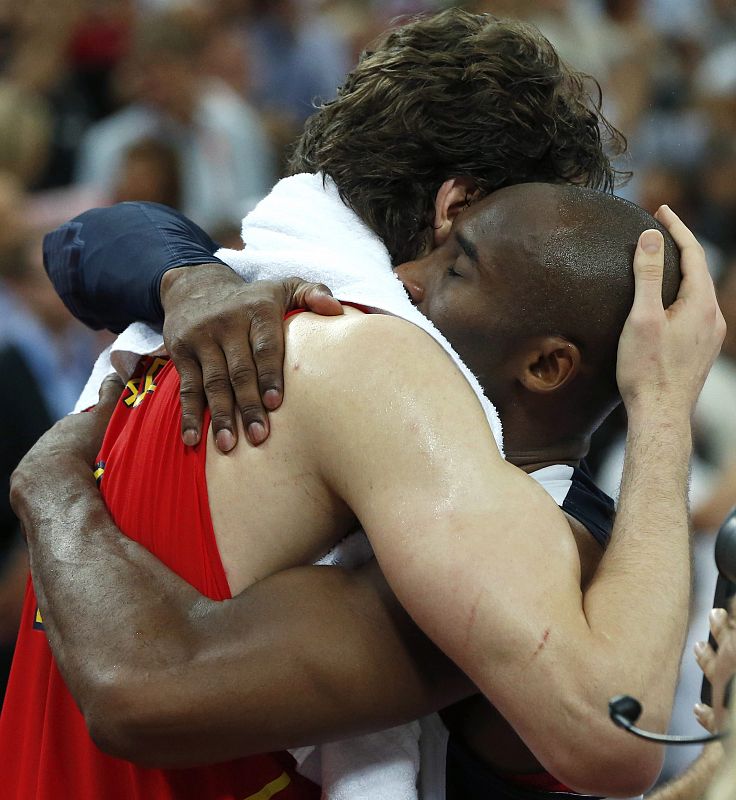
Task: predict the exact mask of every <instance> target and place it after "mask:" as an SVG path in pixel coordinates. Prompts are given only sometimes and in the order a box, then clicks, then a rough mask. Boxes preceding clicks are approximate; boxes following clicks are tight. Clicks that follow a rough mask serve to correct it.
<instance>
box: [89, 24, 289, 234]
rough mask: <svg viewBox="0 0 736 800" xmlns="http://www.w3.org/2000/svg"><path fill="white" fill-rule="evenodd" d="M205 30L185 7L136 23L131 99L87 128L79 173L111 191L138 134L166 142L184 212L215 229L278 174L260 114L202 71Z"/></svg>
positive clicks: (237, 213)
mask: <svg viewBox="0 0 736 800" xmlns="http://www.w3.org/2000/svg"><path fill="white" fill-rule="evenodd" d="M205 31H206V28H205V29H203V28H202V26H200V25H198V24H197V20H196V18H192V17H190V16H188V15H187V14H185V13H182V12H169V13H165V14H160V15H157V16H154V17H152V18H150V19H146V20H145V22H144V23H142V24H140V25H139V26H138V29H137V31H136V36H135V41H134V47H133V53H132V59H131V63H130V67H131V75H132V76H133V78H134V83H133V87H134V88H133V98H134V100H133V102H132V104H131V105H130V106H128V107H127V108H124V109H123V110H122V111H119V112H117V113H116V114H113V115H112V116H111V117H108V118H107V119H104V120H103V121H102V122H99V123H97V124H96V125H94V126H93V127H92V128H91V129H90V130H89V132H88V133H87V135H86V136H85V138H84V140H83V142H82V146H81V149H80V160H79V164H78V170H77V177H78V180H79V182H80V183H82V184H89V185H93V186H96V187H97V188H98V189H99V190H100V191H101V192H103V193H104V194H106V195H108V196H109V195H110V194H111V193H112V186H113V183H114V181H115V178H116V176H117V175H118V174H119V172H120V166H121V161H122V158H123V154H124V153H125V151H126V150H127V149H128V148H129V147H130V146H131V145H133V144H135V143H136V142H139V141H140V140H141V139H156V140H159V141H162V142H164V143H165V144H167V145H169V146H171V147H173V148H174V150H175V151H176V153H177V155H178V159H179V164H180V167H181V197H182V203H181V206H182V210H183V211H184V212H185V213H186V214H187V215H188V216H190V217H192V218H193V219H194V220H196V221H197V222H198V223H199V224H200V225H202V226H203V227H210V228H212V227H214V226H216V225H219V224H222V223H224V222H232V221H234V220H240V218H241V217H242V216H243V212H244V210H245V209H246V208H247V206H248V205H250V204H252V202H253V200H258V199H260V197H262V196H263V195H264V194H265V193H266V192H267V191H268V189H269V188H270V186H271V184H272V182H273V181H274V179H275V177H276V176H275V173H274V169H273V162H272V154H271V151H270V147H269V145H268V142H267V141H266V139H265V137H264V133H263V129H262V127H261V124H260V121H259V119H258V116H257V115H256V113H255V112H254V111H253V110H252V109H251V108H250V107H249V106H248V105H247V104H246V103H245V101H244V100H242V99H241V98H240V97H238V96H237V94H236V93H235V92H234V91H233V90H232V89H230V88H229V87H228V86H226V85H225V84H224V83H222V82H219V81H218V82H216V81H213V80H207V79H205V78H204V77H203V75H202V73H201V70H200V56H201V54H202V52H203V49H204V47H205V45H206V43H207V42H206V36H205Z"/></svg>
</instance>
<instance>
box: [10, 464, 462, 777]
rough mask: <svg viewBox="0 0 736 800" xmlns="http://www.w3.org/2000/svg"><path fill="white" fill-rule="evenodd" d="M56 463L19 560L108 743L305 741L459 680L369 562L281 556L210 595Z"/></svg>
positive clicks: (336, 733)
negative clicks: (57, 473) (222, 594)
mask: <svg viewBox="0 0 736 800" xmlns="http://www.w3.org/2000/svg"><path fill="white" fill-rule="evenodd" d="M65 472H66V474H65V477H64V481H65V489H66V491H65V492H64V502H63V504H62V503H61V502H60V501H59V499H58V495H59V494H60V493H59V492H58V480H59V479H60V477H59V478H58V479H57V480H53V479H52V480H51V481H50V488H49V491H48V492H45V491H44V490H43V488H41V489H38V488H36V489H35V490H34V492H35V494H34V497H33V508H32V509H31V508H28V509H24V513H23V522H24V527H25V528H26V530H27V532H28V536H29V547H30V551H31V568H32V574H33V578H34V585H35V587H36V592H37V596H38V601H39V605H40V607H41V610H42V613H43V617H44V624H45V627H46V631H47V634H48V637H49V641H50V643H51V646H52V649H53V651H54V655H55V657H56V659H57V663H58V665H59V667H60V669H61V671H62V674H63V675H64V677H65V680H66V681H67V683H68V685H69V688H70V690H71V692H72V694H73V695H74V697H75V699H76V700H77V702H78V703H79V704H80V707H81V708H82V711H83V713H84V714H85V716H86V718H87V721H88V724H89V725H90V727H91V731H92V734H93V736H95V738H96V740H97V741H98V743H99V744H100V745H101V746H102V747H103V749H106V750H108V751H110V752H112V753H113V754H114V755H118V756H122V757H127V758H130V759H134V760H138V761H143V762H145V763H157V764H168V765H176V766H184V765H189V764H192V763H195V762H209V761H215V760H221V759H225V758H229V757H233V756H240V755H244V754H247V753H251V752H261V751H264V750H276V749H283V748H285V747H290V746H297V745H304V744H314V743H316V742H319V741H322V740H329V739H335V738H341V737H343V736H350V735H355V734H357V733H360V732H364V731H366V730H377V729H380V728H383V727H389V726H392V725H396V724H399V723H401V722H404V721H407V720H410V719H414V718H416V717H417V716H420V715H422V714H424V713H428V712H429V711H431V710H435V709H437V708H439V707H441V706H443V705H446V704H448V703H450V702H452V701H454V700H456V699H458V698H459V697H460V696H463V695H465V694H468V693H470V692H471V689H472V687H471V686H470V685H469V683H468V682H467V681H466V679H464V678H463V677H462V676H461V675H460V674H459V673H458V672H457V670H456V669H455V668H454V667H453V666H452V665H451V664H450V662H449V661H448V660H447V659H445V658H444V657H443V656H442V655H441V654H439V653H438V651H436V649H435V648H434V647H433V646H432V645H430V643H429V642H428V641H427V640H426V638H425V637H424V636H423V635H422V634H420V633H419V632H418V631H417V630H416V628H414V626H412V625H411V623H410V622H409V620H408V617H407V616H406V615H405V614H404V612H403V610H401V609H400V607H399V606H398V604H397V603H396V602H395V601H394V600H393V597H392V596H391V595H390V593H389V592H388V591H387V590H386V588H385V584H384V583H383V581H382V579H381V580H377V577H378V578H380V574H377V570H375V569H374V568H372V567H369V568H368V569H367V571H366V570H363V571H359V572H356V573H351V572H347V571H343V570H338V569H327V568H317V567H307V568H303V569H297V570H290V571H288V572H286V573H283V574H282V575H276V576H273V577H272V578H268V579H266V580H264V581H261V582H260V583H258V584H256V585H255V586H253V587H251V588H250V589H249V590H248V591H246V592H245V593H244V594H243V595H241V596H239V597H238V598H236V599H235V600H233V601H228V602H225V603H216V602H213V601H209V600H207V599H205V598H203V597H202V596H201V595H199V594H198V593H197V592H196V591H195V590H194V589H193V588H192V587H190V586H189V585H188V584H186V583H184V582H183V581H182V580H181V579H180V578H178V577H177V576H176V575H174V574H173V573H171V572H170V571H169V570H167V569H166V568H165V567H164V566H163V565H162V564H161V563H160V562H159V561H157V560H156V559H155V558H154V557H153V556H152V555H151V554H150V553H148V552H147V551H146V550H144V549H143V548H141V547H140V546H138V545H136V544H135V543H134V542H132V541H130V540H129V539H127V538H126V537H125V536H123V535H122V534H121V533H120V532H119V531H118V529H117V528H116V527H115V526H114V524H113V523H112V521H111V519H110V517H109V515H108V514H107V512H106V509H105V508H104V504H103V503H102V500H101V498H100V497H99V494H98V493H97V491H96V489H95V488H94V486H93V482H92V480H91V478H89V477H88V471H86V474H85V470H84V465H82V464H75V463H74V462H72V463H71V464H67V467H66V470H65ZM53 484H56V491H55V492H54V491H53V490H52V487H51V485H53ZM60 505H63V510H62V509H61V508H60V507H59V506H60ZM101 615H104V617H105V618H106V619H107V620H108V621H109V623H110V624H109V625H106V626H105V627H104V630H102V629H101V626H99V624H98V623H99V618H100V616H101ZM111 631H112V632H114V634H111Z"/></svg>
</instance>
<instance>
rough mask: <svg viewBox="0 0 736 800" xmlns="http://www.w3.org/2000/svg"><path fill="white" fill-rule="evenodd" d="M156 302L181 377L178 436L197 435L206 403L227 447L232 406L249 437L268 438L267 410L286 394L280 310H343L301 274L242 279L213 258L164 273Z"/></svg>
mask: <svg viewBox="0 0 736 800" xmlns="http://www.w3.org/2000/svg"><path fill="white" fill-rule="evenodd" d="M161 303H162V305H163V308H164V315H165V322H164V342H165V344H166V348H167V350H168V351H169V354H170V355H171V358H172V359H173V361H174V364H175V365H176V368H177V370H178V371H179V376H180V378H181V433H182V439H183V441H184V443H185V444H187V445H195V444H197V443H198V442H199V441H200V439H201V436H202V417H203V414H204V409H205V406H209V408H210V411H211V413H212V430H213V433H214V436H215V441H216V442H217V446H218V448H219V449H220V450H221V451H222V452H224V453H226V452H228V451H229V450H232V448H233V447H235V445H236V443H237V437H238V427H237V424H236V421H235V414H236V405H237V408H238V410H239V412H240V414H241V416H242V419H243V428H244V430H245V431H246V434H247V436H248V439H249V440H250V442H251V443H252V444H254V445H259V444H261V443H262V442H264V441H265V440H266V438H267V437H268V434H269V431H270V428H269V422H268V412H269V411H274V410H275V409H277V408H278V407H279V406H280V405H281V402H282V400H283V392H284V376H283V364H284V324H283V322H284V315H285V314H286V313H287V312H288V311H291V310H292V309H295V308H308V309H309V310H310V311H313V312H315V313H317V314H323V315H325V316H333V315H337V314H342V306H341V305H340V303H339V302H338V301H337V300H335V298H334V297H332V295H331V293H330V290H329V289H328V288H327V287H326V286H323V285H322V284H316V283H309V282H307V281H302V280H300V279H299V278H288V279H286V280H285V281H283V282H281V283H276V282H273V281H257V282H255V283H251V284H247V283H244V282H243V280H242V279H241V278H240V277H238V275H236V274H235V273H234V272H233V271H232V270H231V269H230V268H229V267H225V266H223V265H222V264H216V263H212V264H201V265H199V266H192V267H180V268H178V269H171V270H169V271H168V272H166V273H165V274H164V277H163V279H162V281H161Z"/></svg>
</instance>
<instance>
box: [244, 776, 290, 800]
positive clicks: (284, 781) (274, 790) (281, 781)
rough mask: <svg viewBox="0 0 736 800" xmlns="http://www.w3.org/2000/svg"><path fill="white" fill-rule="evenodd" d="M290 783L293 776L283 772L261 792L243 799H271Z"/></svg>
mask: <svg viewBox="0 0 736 800" xmlns="http://www.w3.org/2000/svg"><path fill="white" fill-rule="evenodd" d="M290 783H291V778H290V777H289V776H288V775H287V774H286V773H285V772H282V773H281V775H279V777H278V778H276V779H275V780H273V781H271V783H267V784H266V785H265V786H264V787H263V789H261V790H260V791H259V792H256V793H255V794H249V795H248V796H247V797H244V798H243V800H271V798H272V797H274V796H275V795H277V794H278V793H279V792H281V791H283V790H284V789H286V787H287V786H288V785H289V784H290Z"/></svg>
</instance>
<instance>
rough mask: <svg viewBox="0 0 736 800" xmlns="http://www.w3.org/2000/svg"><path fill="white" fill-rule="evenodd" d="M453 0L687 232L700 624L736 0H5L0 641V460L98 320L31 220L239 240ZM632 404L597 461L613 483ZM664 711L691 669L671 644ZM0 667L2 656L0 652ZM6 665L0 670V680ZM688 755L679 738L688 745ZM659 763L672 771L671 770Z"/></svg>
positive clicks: (730, 224) (727, 456)
mask: <svg viewBox="0 0 736 800" xmlns="http://www.w3.org/2000/svg"><path fill="white" fill-rule="evenodd" d="M447 5H462V6H464V7H466V8H469V9H470V10H474V11H490V12H492V13H495V14H497V15H498V16H504V17H518V18H522V19H525V20H529V21H532V22H534V23H535V24H537V25H538V27H539V28H540V29H541V30H542V32H543V33H545V34H546V35H547V37H548V38H549V39H550V40H551V41H552V43H553V44H554V45H555V46H556V47H557V48H558V50H559V52H560V54H561V55H562V57H563V58H564V59H565V60H567V61H568V62H569V63H571V64H572V65H573V66H575V67H577V68H578V69H582V70H584V71H586V72H588V73H590V74H591V75H593V76H594V77H595V78H596V79H597V80H598V81H599V82H600V84H601V87H602V89H603V96H604V108H605V110H606V113H607V115H608V117H609V118H610V120H611V121H612V122H613V123H614V124H615V125H616V126H617V127H618V128H620V129H621V130H622V131H623V132H624V133H625V134H626V136H627V137H628V140H629V155H628V156H627V160H626V161H625V162H624V164H623V166H624V167H625V168H626V169H629V170H631V171H632V172H633V177H632V179H631V180H630V181H629V183H628V184H627V185H625V186H622V187H620V189H619V190H618V191H619V193H620V194H622V195H623V196H625V197H627V198H629V199H631V200H634V201H635V202H637V203H639V204H640V205H642V206H644V207H645V208H647V209H649V210H650V211H652V212H653V211H655V210H656V208H657V207H658V206H659V205H660V204H661V203H665V202H666V203H668V204H669V205H671V206H672V207H673V208H674V209H675V210H677V211H678V212H679V213H680V215H681V216H682V217H683V218H684V219H685V221H686V223H687V224H688V225H689V226H691V227H692V228H693V229H694V230H695V232H696V233H697V235H698V236H699V237H700V239H701V241H702V242H703V244H704V245H705V246H706V249H707V251H708V253H709V261H710V265H711V268H712V271H713V274H714V276H715V277H716V278H717V281H718V286H719V292H720V299H721V303H722V307H723V311H724V314H725V315H726V317H727V321H728V322H729V325H730V332H729V335H728V339H727V341H726V343H725V345H724V348H723V355H722V357H721V359H720V360H719V362H718V363H717V364H716V367H715V369H714V372H713V375H712V376H711V379H710V380H709V382H708V384H707V386H706V390H705V392H704V396H703V399H702V402H701V404H700V406H699V408H698V413H697V415H696V424H697V434H698V435H697V458H696V465H695V468H694V473H693V508H694V515H695V524H696V528H697V529H698V531H699V532H700V534H699V536H698V544H697V548H696V550H697V564H698V592H697V595H696V606H697V608H696V610H695V613H694V617H693V618H694V619H695V620H696V622H697V623H698V624H697V625H696V626H695V630H694V633H693V636H694V638H696V639H702V638H705V635H704V630H705V625H706V623H705V613H704V609H707V607H708V606H709V605H710V601H711V598H712V586H713V582H714V569H713V567H712V560H711V556H710V550H711V549H712V542H713V532H714V530H715V529H717V527H718V525H719V523H720V521H721V520H722V518H723V517H724V516H725V514H726V512H727V511H728V509H729V508H730V507H731V506H732V505H733V504H734V503H736V413H735V412H736V3H734V2H733V0H497V2H483V0H478V1H477V2H468V3H443V2H441V0H434V1H432V0H424V2H421V1H420V0H65V2H63V3H47V2H41V0H25V2H23V3H17V2H13V0H0V371H1V372H0V374H2V375H3V376H4V378H5V380H6V389H5V390H4V391H3V392H2V393H0V397H2V404H0V412H4V413H0V426H2V431H1V433H0V441H1V442H2V444H1V445H0V470H1V471H2V475H1V476H0V480H2V481H4V483H3V485H2V486H0V492H1V493H0V650H2V652H3V653H4V657H5V658H6V659H7V658H8V657H9V653H10V650H11V648H12V642H13V639H14V636H15V628H16V626H17V617H18V613H19V609H20V605H21V601H22V596H23V589H24V584H25V576H26V564H25V553H24V550H23V545H22V540H21V538H20V536H19V532H18V530H17V523H16V521H15V519H14V518H13V515H12V512H11V511H10V508H9V505H8V504H7V500H6V497H7V481H8V477H9V474H10V472H11V470H12V468H13V467H14V465H15V464H16V463H17V461H18V460H19V459H20V457H21V456H22V455H23V453H24V452H25V450H26V449H27V448H28V447H29V446H30V445H31V444H32V443H33V441H34V440H35V439H36V438H37V437H38V435H40V433H42V432H43V430H44V429H45V428H46V427H48V426H49V425H50V424H51V422H52V421H53V420H54V419H56V418H58V417H59V416H61V415H63V414H64V413H66V412H67V411H69V410H70V409H71V407H72V405H73V403H74V400H75V398H76V395H77V394H78V392H79V390H80V389H81V387H82V385H83V382H84V381H85V379H86V377H87V375H88V372H89V369H90V366H91V364H92V361H93V359H94V357H95V355H96V353H97V352H98V351H99V350H100V349H101V347H102V346H103V345H104V344H106V343H107V339H106V334H99V333H93V332H91V331H87V330H85V329H84V328H82V327H81V326H80V325H79V324H78V323H76V322H75V321H74V320H73V319H72V318H71V317H70V315H69V314H68V312H67V311H66V310H65V309H64V307H63V306H62V305H61V303H60V301H58V299H57V298H56V296H55V294H54V293H53V290H52V289H51V287H50V284H49V283H48V281H47V279H46V277H45V274H44V271H43V266H42V261H41V252H40V241H41V237H42V235H43V233H44V232H45V231H47V230H50V229H51V228H53V227H55V226H56V225H58V224H60V223H61V222H63V221H65V220H67V219H68V218H70V217H72V216H74V215H75V214H77V213H79V212H81V211H82V210H84V209H86V208H89V207H91V206H99V205H105V204H109V203H114V202H119V201H122V200H132V199H139V200H152V201H157V202H162V203H166V204H168V205H171V206H174V207H176V208H178V209H180V210H182V211H183V212H184V213H186V214H187V215H189V216H190V217H192V218H193V219H194V220H195V221H196V222H198V223H199V224H200V225H201V226H203V227H204V228H205V229H206V230H207V231H208V232H209V233H210V234H212V236H213V237H214V238H215V239H216V240H218V241H220V242H221V243H223V244H227V245H230V246H238V243H239V226H240V220H241V218H242V216H243V215H244V213H245V212H246V211H247V210H249V209H250V208H251V207H252V206H253V205H254V204H255V203H256V202H257V201H258V199H259V198H260V197H262V196H263V195H264V194H265V193H266V192H267V191H268V189H269V187H270V186H271V185H272V183H273V182H274V181H275V180H276V179H277V178H278V177H280V175H281V174H282V170H283V167H284V163H285V154H286V153H287V152H288V147H289V144H290V142H292V141H293V139H294V138H295V136H296V135H297V134H298V132H299V130H300V128H301V125H302V124H303V122H304V120H305V119H306V118H307V117H308V116H309V114H310V113H311V111H312V109H313V107H314V103H315V102H318V101H319V100H320V99H324V100H328V99H330V98H331V97H332V96H333V95H334V93H335V91H336V89H337V87H338V86H339V85H340V83H341V81H342V79H343V77H344V75H345V73H346V72H347V71H348V70H349V69H350V68H351V66H352V65H353V64H354V63H355V61H356V60H357V58H358V56H359V54H360V52H361V50H362V49H363V48H364V47H365V45H366V44H368V43H369V42H370V41H371V40H372V39H374V38H375V37H376V36H377V35H378V34H379V33H380V32H381V31H382V30H384V29H385V28H386V27H388V26H389V24H391V21H392V20H393V19H395V18H396V17H397V16H399V15H404V14H412V13H416V12H422V11H433V10H439V9H440V8H443V7H445V6H447ZM624 425H625V420H624V419H622V417H621V415H620V414H619V415H618V417H617V418H615V419H613V420H612V422H611V423H610V424H608V425H607V426H606V427H605V428H604V430H602V431H601V434H600V436H599V438H598V441H597V442H596V446H595V449H594V452H593V453H592V455H591V463H592V465H593V467H594V469H595V471H596V473H597V475H598V477H599V479H600V480H601V482H602V483H603V485H604V488H606V489H607V490H608V491H609V492H611V493H613V494H615V493H616V491H617V488H616V487H617V483H618V477H619V475H620V463H621V452H622V440H621V432H622V430H623V426H624ZM685 663H686V664H687V665H688V666H687V668H686V669H685V671H684V678H683V686H682V691H681V694H682V698H683V700H682V703H681V704H680V705H678V711H677V714H676V719H675V723H674V725H675V727H677V728H678V729H679V730H681V731H684V730H686V729H692V728H693V727H694V722H692V715H691V707H692V704H693V703H694V702H695V700H696V699H697V694H698V691H699V683H700V677H699V675H698V674H697V672H696V670H694V668H692V665H693V662H692V659H691V657H690V655H689V653H688V652H686V656H685ZM0 670H1V667H0ZM1 684H2V678H1V676H0V686H1ZM692 756H694V753H692V752H690V753H688V754H687V755H686V756H685V758H688V757H692ZM681 767H682V762H675V761H674V760H673V761H672V762H671V763H670V764H669V765H668V773H669V774H671V773H672V772H674V771H676V770H678V769H680V768H681Z"/></svg>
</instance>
